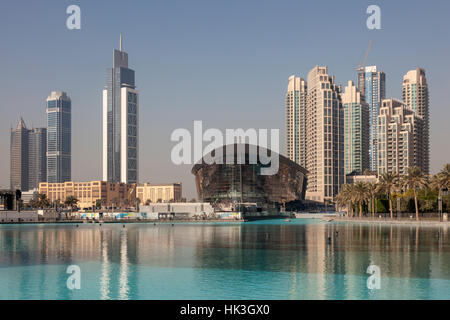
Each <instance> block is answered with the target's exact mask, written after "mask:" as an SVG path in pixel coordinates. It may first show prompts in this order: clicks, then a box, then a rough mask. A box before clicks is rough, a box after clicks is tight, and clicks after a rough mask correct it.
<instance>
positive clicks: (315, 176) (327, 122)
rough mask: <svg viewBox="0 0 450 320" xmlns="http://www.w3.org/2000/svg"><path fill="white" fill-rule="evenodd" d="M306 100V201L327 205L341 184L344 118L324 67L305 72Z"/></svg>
mask: <svg viewBox="0 0 450 320" xmlns="http://www.w3.org/2000/svg"><path fill="white" fill-rule="evenodd" d="M306 100H307V102H306V149H307V159H306V169H307V170H308V172H309V175H308V186H307V190H306V198H307V199H309V200H315V201H319V202H328V201H332V200H333V198H334V196H335V195H336V194H337V193H338V192H339V188H340V186H341V185H342V184H343V183H344V135H343V129H344V118H343V110H342V101H341V88H340V86H338V85H336V84H335V83H334V77H333V76H329V75H328V71H327V67H325V66H324V67H320V66H316V67H314V68H313V69H312V70H311V71H310V72H309V73H308V90H307V98H306Z"/></svg>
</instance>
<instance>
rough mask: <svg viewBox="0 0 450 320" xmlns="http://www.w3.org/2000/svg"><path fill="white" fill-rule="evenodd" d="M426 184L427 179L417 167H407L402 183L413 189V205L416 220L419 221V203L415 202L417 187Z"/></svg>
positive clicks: (422, 186)
mask: <svg viewBox="0 0 450 320" xmlns="http://www.w3.org/2000/svg"><path fill="white" fill-rule="evenodd" d="M427 184H428V181H427V179H426V178H425V176H424V175H423V173H422V170H420V168H418V167H410V168H408V172H407V174H406V175H405V176H404V177H403V185H404V186H406V187H407V188H408V187H409V188H410V189H413V190H414V206H415V209H416V220H417V221H419V205H418V203H417V189H420V188H424V187H425V186H426V185H427Z"/></svg>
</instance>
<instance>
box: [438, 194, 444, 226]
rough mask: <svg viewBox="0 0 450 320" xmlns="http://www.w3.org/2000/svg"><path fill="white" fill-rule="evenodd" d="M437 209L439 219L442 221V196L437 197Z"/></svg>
mask: <svg viewBox="0 0 450 320" xmlns="http://www.w3.org/2000/svg"><path fill="white" fill-rule="evenodd" d="M438 211H439V221H442V220H443V219H442V197H441V196H439V197H438Z"/></svg>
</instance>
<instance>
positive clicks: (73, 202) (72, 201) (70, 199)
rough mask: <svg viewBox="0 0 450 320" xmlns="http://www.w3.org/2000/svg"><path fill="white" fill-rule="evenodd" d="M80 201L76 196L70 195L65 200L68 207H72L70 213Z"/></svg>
mask: <svg viewBox="0 0 450 320" xmlns="http://www.w3.org/2000/svg"><path fill="white" fill-rule="evenodd" d="M77 203H78V199H77V198H75V197H74V196H68V197H67V198H66V200H65V201H64V204H65V205H66V206H68V207H70V213H71V214H72V211H73V207H74V206H76V205H77Z"/></svg>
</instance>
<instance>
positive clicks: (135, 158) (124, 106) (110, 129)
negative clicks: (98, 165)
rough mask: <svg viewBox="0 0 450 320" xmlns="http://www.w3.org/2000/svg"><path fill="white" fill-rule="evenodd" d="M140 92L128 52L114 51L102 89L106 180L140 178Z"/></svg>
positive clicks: (134, 180)
mask: <svg viewBox="0 0 450 320" xmlns="http://www.w3.org/2000/svg"><path fill="white" fill-rule="evenodd" d="M138 131H139V93H138V91H137V90H136V86H135V82H134V70H132V69H129V68H128V54H127V53H126V52H124V51H123V50H122V35H120V49H119V50H114V52H113V67H112V68H110V69H108V71H107V83H106V87H105V89H104V90H103V180H105V181H109V182H124V183H128V184H131V183H137V182H138V179H139V134H138Z"/></svg>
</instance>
